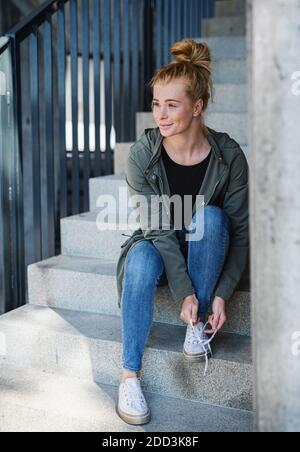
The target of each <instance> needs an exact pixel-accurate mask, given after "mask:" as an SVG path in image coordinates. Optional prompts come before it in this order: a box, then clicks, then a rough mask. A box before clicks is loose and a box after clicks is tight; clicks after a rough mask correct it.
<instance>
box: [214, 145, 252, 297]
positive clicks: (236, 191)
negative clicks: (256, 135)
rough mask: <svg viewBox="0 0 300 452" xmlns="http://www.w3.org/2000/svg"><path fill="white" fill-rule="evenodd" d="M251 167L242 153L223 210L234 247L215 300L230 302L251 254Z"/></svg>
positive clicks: (235, 162) (232, 174)
mask: <svg viewBox="0 0 300 452" xmlns="http://www.w3.org/2000/svg"><path fill="white" fill-rule="evenodd" d="M248 174H249V169H248V163H247V159H246V157H245V154H244V153H243V151H242V150H240V152H238V153H237V155H236V157H235V158H234V159H233V161H232V164H231V170H230V180H229V184H228V187H227V191H226V194H225V198H224V203H223V209H224V211H225V212H226V213H227V215H228V217H229V219H230V222H231V244H230V248H229V252H228V256H227V259H226V262H225V266H224V269H223V272H222V274H221V276H220V279H219V281H218V284H217V289H216V290H215V296H218V297H221V298H223V299H224V300H229V299H230V298H231V297H232V295H233V294H234V291H235V289H236V287H237V285H238V283H239V281H240V279H241V276H242V274H243V272H244V270H245V267H246V264H247V258H248V253H249V194H248Z"/></svg>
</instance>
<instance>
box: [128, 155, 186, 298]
mask: <svg viewBox="0 0 300 452" xmlns="http://www.w3.org/2000/svg"><path fill="white" fill-rule="evenodd" d="M126 182H127V185H128V191H129V195H130V198H131V197H135V196H140V195H142V196H143V197H144V198H143V199H144V203H145V205H146V207H145V205H144V206H140V207H142V208H140V209H139V213H140V224H141V230H142V232H143V235H144V237H145V239H147V240H151V241H152V243H153V245H154V246H155V247H156V248H157V250H158V251H159V252H160V255H161V257H162V259H163V262H164V267H165V272H166V277H167V279H168V283H169V288H170V291H171V294H172V297H173V299H174V300H175V301H176V302H180V301H182V300H183V299H184V298H186V297H187V296H188V295H192V294H195V289H194V287H193V285H192V282H191V279H190V277H189V275H188V271H187V266H186V262H185V259H184V256H183V254H182V252H181V250H180V244H179V241H178V238H177V235H176V230H174V229H170V227H169V228H168V229H167V228H164V227H163V224H164V222H163V221H161V222H159V223H157V222H156V221H155V222H154V227H153V221H151V219H152V220H153V216H154V215H155V216H157V214H159V215H162V217H161V216H160V218H167V213H166V211H165V207H164V205H163V203H162V202H159V203H158V202H157V200H158V198H159V196H158V195H157V194H156V193H155V192H154V190H153V189H152V187H151V186H150V185H149V184H148V182H147V180H146V179H145V176H144V173H143V170H142V168H140V166H139V164H138V163H137V162H136V159H135V158H134V156H133V155H132V153H131V152H130V153H129V156H128V158H127V168H126ZM153 200H154V203H153ZM151 201H152V204H151ZM134 205H135V203H134ZM148 206H151V209H150V207H148ZM148 208H149V209H150V210H148ZM155 209H157V212H155V211H154V210H155ZM169 225H170V223H169Z"/></svg>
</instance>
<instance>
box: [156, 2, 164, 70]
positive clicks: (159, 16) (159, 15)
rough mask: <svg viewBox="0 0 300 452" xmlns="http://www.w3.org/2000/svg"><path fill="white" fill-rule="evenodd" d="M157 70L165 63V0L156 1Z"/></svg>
mask: <svg viewBox="0 0 300 452" xmlns="http://www.w3.org/2000/svg"><path fill="white" fill-rule="evenodd" d="M156 35H157V41H156V70H158V69H160V68H161V67H162V65H163V57H162V55H163V1H162V0H157V1H156Z"/></svg>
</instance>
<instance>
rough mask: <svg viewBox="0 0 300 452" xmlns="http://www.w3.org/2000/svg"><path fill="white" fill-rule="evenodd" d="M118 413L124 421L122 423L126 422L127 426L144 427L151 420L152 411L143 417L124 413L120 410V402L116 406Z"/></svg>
mask: <svg viewBox="0 0 300 452" xmlns="http://www.w3.org/2000/svg"><path fill="white" fill-rule="evenodd" d="M116 413H117V415H118V416H119V417H120V418H121V419H122V421H124V422H126V424H130V425H143V424H148V422H150V420H151V413H150V410H149V411H148V412H147V413H146V414H144V415H143V416H134V415H132V414H128V413H124V411H121V410H120V409H119V402H118V403H117V405H116Z"/></svg>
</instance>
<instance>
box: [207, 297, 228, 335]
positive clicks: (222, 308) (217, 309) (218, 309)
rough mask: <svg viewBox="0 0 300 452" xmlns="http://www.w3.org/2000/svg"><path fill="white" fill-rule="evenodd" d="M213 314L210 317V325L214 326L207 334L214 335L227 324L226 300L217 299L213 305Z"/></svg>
mask: <svg viewBox="0 0 300 452" xmlns="http://www.w3.org/2000/svg"><path fill="white" fill-rule="evenodd" d="M212 311H213V314H212V315H211V316H210V317H209V319H208V323H209V324H210V325H211V326H212V329H211V330H206V331H205V332H206V333H207V334H213V333H215V332H216V331H219V330H220V329H221V328H222V327H223V326H224V324H225V323H226V320H227V318H226V304H225V300H223V298H220V297H215V299H214V301H213V304H212Z"/></svg>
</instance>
